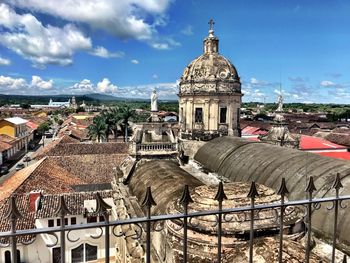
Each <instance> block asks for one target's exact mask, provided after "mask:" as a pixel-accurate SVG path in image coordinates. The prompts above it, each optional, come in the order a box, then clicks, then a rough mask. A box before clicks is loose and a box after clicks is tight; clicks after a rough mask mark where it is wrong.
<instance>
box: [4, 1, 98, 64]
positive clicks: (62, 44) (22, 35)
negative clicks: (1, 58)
mask: <svg viewBox="0 0 350 263" xmlns="http://www.w3.org/2000/svg"><path fill="white" fill-rule="evenodd" d="M24 2H26V1H24ZM43 2H46V1H43ZM57 9H61V8H57ZM0 25H2V26H3V27H5V28H6V29H7V30H6V32H3V33H2V34H1V35H0V42H1V44H3V45H4V46H6V47H7V48H9V49H11V50H13V51H14V52H16V53H17V54H19V55H21V56H23V57H25V58H26V59H29V60H31V61H32V62H33V63H34V64H37V65H45V64H59V65H68V64H71V63H72V62H73V59H72V56H73V54H74V53H75V52H77V51H79V50H89V49H91V47H92V44H91V40H90V38H88V37H85V36H84V34H83V33H82V32H81V31H80V30H78V29H77V28H76V27H75V26H74V25H72V24H67V25H65V26H64V27H63V28H59V27H54V26H51V25H46V26H44V25H43V24H42V23H41V22H40V21H39V20H37V19H36V17H34V16H33V15H31V14H29V13H27V14H16V13H15V11H14V10H13V9H11V8H10V7H9V6H8V5H6V4H0Z"/></svg>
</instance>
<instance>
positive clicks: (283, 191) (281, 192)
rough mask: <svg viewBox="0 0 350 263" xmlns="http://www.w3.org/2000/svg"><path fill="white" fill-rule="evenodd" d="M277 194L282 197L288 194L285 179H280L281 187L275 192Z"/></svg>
mask: <svg viewBox="0 0 350 263" xmlns="http://www.w3.org/2000/svg"><path fill="white" fill-rule="evenodd" d="M277 194H279V195H282V196H285V195H287V194H289V191H288V188H287V185H286V179H285V178H284V177H283V178H282V181H281V185H280V188H279V189H278V191H277Z"/></svg>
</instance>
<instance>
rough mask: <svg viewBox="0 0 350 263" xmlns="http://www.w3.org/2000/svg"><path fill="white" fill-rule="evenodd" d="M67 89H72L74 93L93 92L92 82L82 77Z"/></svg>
mask: <svg viewBox="0 0 350 263" xmlns="http://www.w3.org/2000/svg"><path fill="white" fill-rule="evenodd" d="M69 89H70V90H72V91H73V92H74V93H75V92H77V93H88V92H94V84H92V83H91V81H90V80H89V79H83V80H82V81H80V82H79V83H75V84H74V85H73V86H71V87H70V88H69Z"/></svg>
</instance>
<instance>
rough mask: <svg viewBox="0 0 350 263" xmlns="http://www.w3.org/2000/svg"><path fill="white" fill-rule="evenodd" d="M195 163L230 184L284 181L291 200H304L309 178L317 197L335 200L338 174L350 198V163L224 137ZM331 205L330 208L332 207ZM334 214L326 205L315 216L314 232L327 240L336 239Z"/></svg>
mask: <svg viewBox="0 0 350 263" xmlns="http://www.w3.org/2000/svg"><path fill="white" fill-rule="evenodd" d="M195 160H197V161H199V162H200V163H201V164H202V165H204V167H205V168H207V169H208V170H210V171H212V172H216V173H218V174H219V176H223V177H225V178H227V179H229V180H230V181H243V182H249V181H256V182H257V183H260V184H263V185H266V186H268V187H271V188H273V189H276V190H277V189H278V187H279V185H280V183H281V179H282V177H284V178H285V179H286V183H287V186H288V189H289V191H290V195H289V199H304V198H305V197H306V194H305V188H306V183H307V179H308V178H309V176H313V177H314V182H315V185H316V188H317V189H318V190H317V191H316V192H315V196H316V197H323V196H334V190H330V188H331V187H332V183H333V181H334V179H335V174H336V173H340V177H341V179H342V183H343V185H344V188H342V189H341V190H340V194H341V195H347V194H350V176H349V175H350V162H348V161H344V160H337V159H332V158H328V157H324V156H319V155H316V154H313V153H307V152H302V151H298V150H294V149H287V148H283V147H279V146H274V145H270V144H266V143H260V142H253V141H249V140H245V139H242V138H234V137H221V138H217V139H214V140H212V141H210V142H208V143H206V144H205V145H204V146H202V147H201V148H200V149H199V150H198V152H197V154H196V155H195ZM329 205H330V204H329ZM347 211H348V210H347V209H345V210H341V211H340V215H339V231H338V233H339V239H340V240H341V242H342V243H343V244H346V246H348V247H347V248H346V249H347V250H348V251H350V228H349V227H348V226H349V225H350V215H346V212H347ZM333 218H334V212H333V211H328V210H327V209H326V205H323V206H322V207H321V209H320V210H317V211H315V212H314V217H313V221H312V225H313V230H314V231H315V232H316V233H318V234H319V235H321V236H322V237H323V238H331V237H332V236H333Z"/></svg>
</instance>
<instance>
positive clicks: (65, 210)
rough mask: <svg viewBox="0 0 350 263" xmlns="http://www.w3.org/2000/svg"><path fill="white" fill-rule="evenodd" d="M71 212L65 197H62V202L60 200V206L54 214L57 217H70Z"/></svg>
mask: <svg viewBox="0 0 350 263" xmlns="http://www.w3.org/2000/svg"><path fill="white" fill-rule="evenodd" d="M70 213H71V212H70V211H69V209H68V206H67V203H66V201H65V200H64V196H63V195H61V196H60V200H59V203H58V206H57V208H56V210H55V212H54V214H55V215H57V216H60V215H68V214H70Z"/></svg>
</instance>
